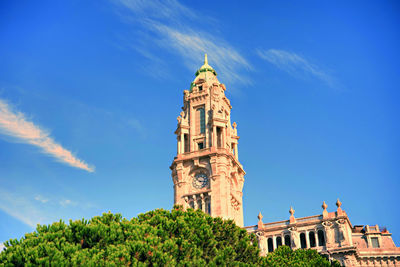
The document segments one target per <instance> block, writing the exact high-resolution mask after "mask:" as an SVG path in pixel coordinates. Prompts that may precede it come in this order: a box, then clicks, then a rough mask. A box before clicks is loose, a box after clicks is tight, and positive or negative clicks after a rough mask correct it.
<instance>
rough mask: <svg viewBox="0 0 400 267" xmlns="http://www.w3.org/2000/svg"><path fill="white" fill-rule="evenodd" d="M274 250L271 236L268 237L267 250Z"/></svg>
mask: <svg viewBox="0 0 400 267" xmlns="http://www.w3.org/2000/svg"><path fill="white" fill-rule="evenodd" d="M272 251H274V244H273V243H272V238H271V237H270V238H268V252H272Z"/></svg>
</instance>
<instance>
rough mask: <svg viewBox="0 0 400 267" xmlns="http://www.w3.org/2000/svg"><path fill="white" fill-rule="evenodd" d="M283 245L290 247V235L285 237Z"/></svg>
mask: <svg viewBox="0 0 400 267" xmlns="http://www.w3.org/2000/svg"><path fill="white" fill-rule="evenodd" d="M285 245H286V246H288V247H290V235H285Z"/></svg>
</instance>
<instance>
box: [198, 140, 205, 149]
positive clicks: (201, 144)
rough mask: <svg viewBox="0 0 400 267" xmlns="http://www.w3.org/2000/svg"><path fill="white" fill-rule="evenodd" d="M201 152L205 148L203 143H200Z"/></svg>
mask: <svg viewBox="0 0 400 267" xmlns="http://www.w3.org/2000/svg"><path fill="white" fill-rule="evenodd" d="M198 146H199V150H200V149H203V148H204V145H203V142H200V143H198Z"/></svg>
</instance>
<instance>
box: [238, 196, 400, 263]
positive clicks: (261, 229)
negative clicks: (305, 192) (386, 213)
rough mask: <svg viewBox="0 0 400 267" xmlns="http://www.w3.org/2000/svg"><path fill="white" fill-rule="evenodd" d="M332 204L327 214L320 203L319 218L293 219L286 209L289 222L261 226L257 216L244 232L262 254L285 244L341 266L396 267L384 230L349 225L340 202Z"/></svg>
mask: <svg viewBox="0 0 400 267" xmlns="http://www.w3.org/2000/svg"><path fill="white" fill-rule="evenodd" d="M336 205H337V210H336V212H328V211H327V207H328V206H327V205H326V203H325V202H323V204H322V209H323V211H322V214H321V215H315V216H309V217H304V218H295V217H294V210H293V208H290V210H289V213H290V218H289V220H285V221H279V222H272V223H263V222H262V215H261V213H260V214H259V215H258V224H257V225H254V226H248V227H245V229H246V230H247V231H248V232H249V233H254V234H256V236H257V238H258V241H259V246H260V249H261V253H262V254H263V255H265V254H267V253H269V252H272V251H274V250H275V249H276V248H277V247H278V246H281V245H287V246H289V247H291V248H292V249H302V248H312V249H316V250H317V251H318V252H319V253H320V254H325V255H326V256H327V257H328V258H329V259H336V260H338V261H339V262H340V263H341V264H342V265H343V266H400V248H399V247H396V245H395V244H394V242H393V240H392V237H391V235H392V234H391V233H389V232H388V230H387V229H380V228H379V227H378V225H375V226H369V225H365V226H364V225H355V226H353V225H352V224H351V222H350V220H349V217H348V216H347V214H346V212H345V211H344V210H342V208H341V205H342V203H341V202H340V201H339V200H338V201H337V202H336Z"/></svg>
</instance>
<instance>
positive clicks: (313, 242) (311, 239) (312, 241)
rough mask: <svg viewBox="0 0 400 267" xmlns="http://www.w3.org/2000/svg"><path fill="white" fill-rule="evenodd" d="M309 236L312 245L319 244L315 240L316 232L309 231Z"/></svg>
mask: <svg viewBox="0 0 400 267" xmlns="http://www.w3.org/2000/svg"><path fill="white" fill-rule="evenodd" d="M308 237H309V239H310V247H312V248H313V247H316V246H317V244H316V242H315V233H314V232H310V233H308Z"/></svg>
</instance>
